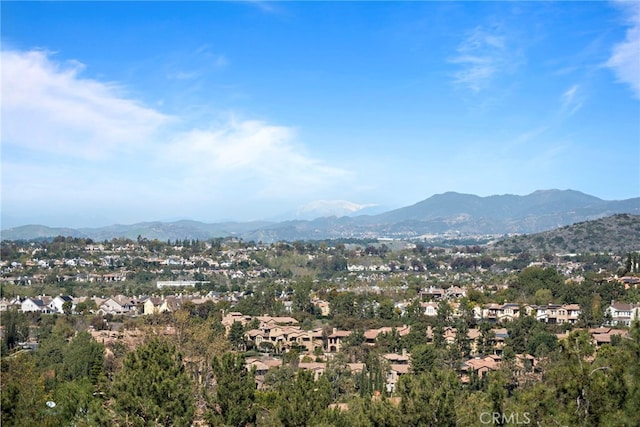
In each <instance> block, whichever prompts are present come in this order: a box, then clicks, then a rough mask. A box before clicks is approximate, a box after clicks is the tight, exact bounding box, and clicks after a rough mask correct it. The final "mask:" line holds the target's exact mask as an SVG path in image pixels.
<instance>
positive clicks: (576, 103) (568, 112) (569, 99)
mask: <svg viewBox="0 0 640 427" xmlns="http://www.w3.org/2000/svg"><path fill="white" fill-rule="evenodd" d="M561 103H562V109H561V111H562V114H563V115H565V116H572V115H574V114H575V113H576V112H577V111H578V110H579V109H580V108H582V105H583V104H584V95H583V93H582V90H581V88H580V85H577V84H575V85H573V86H571V87H570V88H569V89H567V90H566V91H565V92H564V93H563V94H562V97H561Z"/></svg>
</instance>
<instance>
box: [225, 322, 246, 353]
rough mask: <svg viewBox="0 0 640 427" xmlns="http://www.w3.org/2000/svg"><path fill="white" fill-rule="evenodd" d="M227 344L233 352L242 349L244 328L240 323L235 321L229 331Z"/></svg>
mask: <svg viewBox="0 0 640 427" xmlns="http://www.w3.org/2000/svg"><path fill="white" fill-rule="evenodd" d="M228 338H229V342H230V343H231V345H232V346H233V348H234V349H235V350H243V349H244V327H243V326H242V323H240V322H238V321H235V322H233V324H232V325H231V328H230V329H229V336H228Z"/></svg>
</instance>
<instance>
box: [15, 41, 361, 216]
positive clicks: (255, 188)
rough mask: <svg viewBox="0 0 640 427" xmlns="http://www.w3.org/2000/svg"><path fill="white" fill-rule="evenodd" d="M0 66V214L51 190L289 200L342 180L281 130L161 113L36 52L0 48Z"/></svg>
mask: <svg viewBox="0 0 640 427" xmlns="http://www.w3.org/2000/svg"><path fill="white" fill-rule="evenodd" d="M2 64H3V74H2V99H3V102H2V118H3V128H2V148H3V157H2V164H3V181H2V182H3V209H4V208H5V207H6V206H7V205H8V206H9V207H10V208H11V210H12V211H14V212H15V210H16V206H14V204H17V203H21V202H23V201H24V200H27V201H29V200H31V202H30V203H29V204H47V203H52V198H55V197H56V194H60V193H61V191H62V190H61V188H67V189H68V191H65V194H68V195H69V198H68V199H67V200H74V199H75V197H74V196H73V195H82V197H80V199H82V200H86V201H89V203H93V202H95V203H108V202H107V201H106V199H105V197H104V195H105V194H109V193H112V192H113V189H114V188H117V189H118V190H117V196H116V195H112V196H109V198H110V199H111V200H114V198H117V200H118V203H119V204H122V205H127V204H128V205H129V206H138V205H140V204H144V203H145V201H146V202H147V203H148V204H149V205H154V206H155V205H156V204H157V200H158V199H167V200H181V201H182V202H183V203H186V204H196V203H197V204H199V205H206V204H207V203H209V204H211V203H212V201H213V200H215V201H216V203H220V202H223V201H225V200H232V199H234V198H237V197H238V195H242V198H243V199H247V200H251V199H252V200H259V199H260V198H265V197H278V198H280V199H283V200H286V199H287V198H288V199H289V200H291V198H294V197H297V196H300V195H301V194H311V195H313V194H316V195H319V194H321V193H322V191H323V189H326V188H328V187H331V186H337V185H339V183H340V182H342V180H344V179H345V178H348V177H349V176H350V173H349V172H347V171H345V170H342V169H340V168H335V167H332V166H330V165H327V164H325V163H324V162H322V161H320V160H318V159H316V158H314V156H313V155H311V154H310V153H308V152H307V150H306V148H305V146H304V145H303V144H302V143H300V142H299V140H298V137H297V133H296V131H295V130H294V129H293V128H291V127H287V126H278V125H274V124H271V123H268V122H266V121H257V120H251V119H244V118H238V117H235V116H233V115H230V117H223V118H220V117H217V118H212V119H210V120H209V123H207V124H204V123H202V122H201V121H200V122H195V121H194V120H195V119H194V118H192V117H187V116H170V115H167V114H164V113H162V112H160V111H157V110H155V109H153V108H150V107H148V106H145V105H143V104H142V103H141V102H138V101H136V100H135V99H132V98H130V97H127V96H126V92H125V91H124V90H123V88H121V87H118V86H117V85H114V84H111V83H103V82H100V81H97V80H93V79H88V78H83V77H82V71H83V66H81V65H80V64H78V63H69V62H64V63H62V62H59V61H55V56H54V55H51V54H49V53H46V52H41V51H28V52H20V51H3V52H2ZM198 120H200V118H199V119H198ZM5 154H6V155H5ZM43 154H45V155H43ZM25 170H31V171H32V173H31V174H27V175H25V174H24V173H21V172H19V171H25ZM60 171H65V172H64V173H60ZM139 177H144V178H142V179H140V178H139ZM47 194H49V196H47ZM91 194H93V195H94V196H90V195H91ZM109 203H111V202H109ZM124 209H126V208H124ZM129 209H131V207H129Z"/></svg>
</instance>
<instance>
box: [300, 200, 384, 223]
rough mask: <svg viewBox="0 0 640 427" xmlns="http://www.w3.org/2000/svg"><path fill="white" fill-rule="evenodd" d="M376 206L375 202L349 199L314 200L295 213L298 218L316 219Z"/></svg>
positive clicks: (347, 214)
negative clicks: (357, 201)
mask: <svg viewBox="0 0 640 427" xmlns="http://www.w3.org/2000/svg"><path fill="white" fill-rule="evenodd" d="M374 206H376V205H375V204H373V203H369V204H359V203H354V202H349V201H347V200H314V201H313V202H310V203H307V204H306V205H303V206H300V207H299V208H298V209H297V210H296V213H295V216H296V218H298V219H303V218H304V219H314V218H320V217H328V216H337V217H342V216H350V215H353V214H355V213H357V212H359V211H362V210H363V209H366V208H370V207H374Z"/></svg>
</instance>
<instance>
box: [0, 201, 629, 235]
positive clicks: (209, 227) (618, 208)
mask: <svg viewBox="0 0 640 427" xmlns="http://www.w3.org/2000/svg"><path fill="white" fill-rule="evenodd" d="M621 213H625V214H633V215H639V214H640V197H636V198H632V199H626V200H618V201H607V200H602V199H600V198H598V197H594V196H590V195H588V194H584V193H581V192H579V191H574V190H539V191H535V192H533V193H531V194H529V195H526V196H517V195H495V196H488V197H480V196H476V195H471V194H461V193H455V192H448V193H443V194H436V195H434V196H431V197H429V198H428V199H425V200H423V201H421V202H418V203H416V204H414V205H411V206H407V207H404V208H400V209H395V210H391V211H388V212H384V213H381V214H377V215H359V216H350V217H349V216H342V217H337V216H331V217H321V218H316V219H314V220H293V221H283V222H275V221H273V222H269V221H257V222H224V223H213V224H208V223H203V222H198V221H187V220H182V221H174V222H143V223H138V224H132V225H112V226H108V227H98V228H78V229H72V228H50V227H46V226H42V225H28V226H22V227H15V228H10V229H7V230H2V233H1V234H2V236H1V237H2V239H3V240H29V239H36V238H47V237H55V236H57V235H65V236H74V237H86V238H92V239H94V240H99V241H101V240H105V239H107V240H108V239H111V238H114V237H128V238H132V239H135V238H136V237H137V236H142V237H146V238H148V239H159V240H167V239H171V240H175V239H185V238H188V239H200V240H206V239H209V238H215V237H228V236H237V237H240V238H243V239H245V240H255V241H263V242H273V241H278V240H287V241H293V240H311V239H318V240H319V239H337V238H379V237H390V238H416V237H420V236H422V235H427V234H444V233H458V234H463V235H478V234H494V235H501V234H511V233H514V234H523V233H538V232H542V231H546V230H551V229H555V228H558V227H562V226H566V225H570V224H574V223H577V222H582V221H588V220H594V219H598V218H602V217H607V216H611V215H614V214H621Z"/></svg>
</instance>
